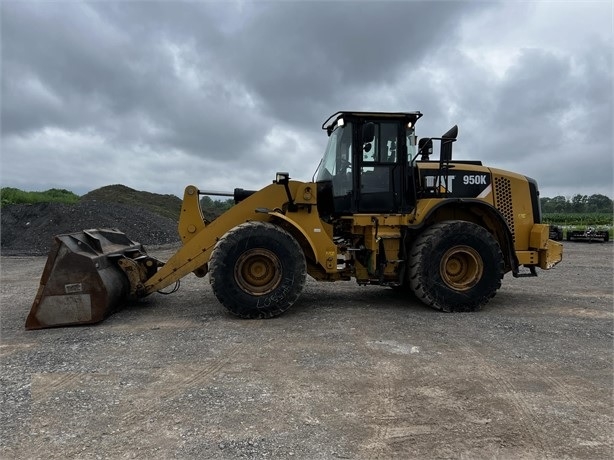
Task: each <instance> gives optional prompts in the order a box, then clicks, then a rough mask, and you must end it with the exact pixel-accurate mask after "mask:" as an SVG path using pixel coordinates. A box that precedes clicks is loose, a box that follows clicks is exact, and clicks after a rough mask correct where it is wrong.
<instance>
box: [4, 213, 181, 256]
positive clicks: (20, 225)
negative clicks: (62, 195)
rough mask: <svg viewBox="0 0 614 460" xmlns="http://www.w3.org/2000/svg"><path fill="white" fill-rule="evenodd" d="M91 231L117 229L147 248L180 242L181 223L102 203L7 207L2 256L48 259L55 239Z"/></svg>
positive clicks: (156, 215)
mask: <svg viewBox="0 0 614 460" xmlns="http://www.w3.org/2000/svg"><path fill="white" fill-rule="evenodd" d="M91 228H116V229H118V230H120V231H122V232H124V233H125V234H126V235H127V236H128V237H129V238H130V239H131V240H133V241H137V242H139V243H142V244H144V245H164V244H171V243H178V242H179V235H178V233H177V222H176V221H175V220H173V219H170V218H167V217H163V216H160V215H158V214H155V213H153V212H150V211H147V210H145V209H143V208H140V207H137V206H132V205H125V204H121V203H110V202H102V201H85V202H79V203H77V204H71V205H68V204H62V203H38V204H16V205H9V206H3V207H2V211H1V222H0V239H1V244H0V249H1V253H2V255H46V254H47V253H48V252H49V250H50V249H51V246H52V242H53V235H59V234H63V233H73V232H78V231H81V230H85V229H91Z"/></svg>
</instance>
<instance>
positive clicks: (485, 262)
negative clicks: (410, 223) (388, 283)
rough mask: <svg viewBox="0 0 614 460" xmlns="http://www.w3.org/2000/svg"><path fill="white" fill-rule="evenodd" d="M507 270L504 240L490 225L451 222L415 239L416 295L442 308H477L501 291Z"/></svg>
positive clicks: (412, 268) (413, 275) (412, 282)
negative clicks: (496, 236) (503, 246)
mask: <svg viewBox="0 0 614 460" xmlns="http://www.w3.org/2000/svg"><path fill="white" fill-rule="evenodd" d="M503 274H504V264H503V254H502V253H501V248H500V247H499V244H498V243H497V241H496V240H495V238H494V237H493V235H492V234H491V233H490V232H488V231H487V230H486V229H485V228H483V227H481V226H479V225H477V224H474V223H471V222H464V221H446V222H440V223H437V224H434V225H433V226H431V227H430V228H428V229H427V230H425V231H424V232H423V233H422V234H421V235H420V236H419V237H418V238H417V239H416V242H415V243H414V246H413V248H412V251H411V256H410V267H409V279H410V285H411V287H412V289H413V291H414V294H415V295H416V297H418V298H419V299H420V300H421V301H422V302H423V303H425V304H426V305H428V306H430V307H433V308H436V309H439V310H443V311H475V310H479V309H480V308H481V307H482V306H483V305H485V304H486V303H488V301H489V300H490V299H491V298H492V297H493V296H494V295H495V294H496V292H497V290H498V289H499V288H500V287H501V279H502V278H503Z"/></svg>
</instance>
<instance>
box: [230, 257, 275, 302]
mask: <svg viewBox="0 0 614 460" xmlns="http://www.w3.org/2000/svg"><path fill="white" fill-rule="evenodd" d="M281 273H282V270H281V262H280V261H279V258H278V257H277V256H276V255H275V253H274V252H272V251H269V250H268V249H262V248H258V249H250V250H249V251H246V252H244V253H243V254H241V256H240V257H239V259H238V260H237V263H236V264H235V273H234V274H235V280H236V281H237V284H238V285H239V286H240V287H241V289H243V290H244V291H245V292H248V293H250V294H251V295H257V296H258V295H265V294H268V293H269V292H271V291H273V290H274V289H275V288H276V287H277V286H279V284H280V283H281V278H282V276H281Z"/></svg>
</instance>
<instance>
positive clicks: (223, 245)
mask: <svg viewBox="0 0 614 460" xmlns="http://www.w3.org/2000/svg"><path fill="white" fill-rule="evenodd" d="M306 273H307V268H306V263H305V256H304V254H303V250H302V249H301V247H300V245H299V244H298V242H297V241H296V240H295V239H294V237H293V236H292V235H290V234H289V233H288V232H286V231H285V230H283V229H281V228H279V227H277V226H275V225H273V224H271V223H268V222H246V223H244V224H241V225H239V226H237V227H235V228H233V229H232V230H230V231H229V232H228V233H226V234H225V235H224V236H223V237H222V238H221V239H220V240H219V241H218V243H217V245H216V246H215V249H214V250H213V253H212V254H211V259H210V261H209V277H210V278H209V279H210V281H211V287H212V289H213V292H214V294H215V296H216V297H217V298H218V300H219V301H220V302H221V303H222V305H224V306H225V307H226V308H227V309H228V310H229V311H230V312H231V313H233V314H235V315H237V316H239V317H241V318H272V317H274V316H278V315H280V314H282V313H283V312H285V311H286V310H287V309H288V308H290V307H291V306H292V304H293V303H294V302H295V301H296V299H298V297H299V296H300V294H301V292H302V290H303V286H304V285H305V279H306Z"/></svg>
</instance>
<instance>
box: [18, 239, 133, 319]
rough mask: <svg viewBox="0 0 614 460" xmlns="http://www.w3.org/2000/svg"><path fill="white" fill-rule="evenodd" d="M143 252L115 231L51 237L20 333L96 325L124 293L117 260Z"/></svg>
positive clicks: (126, 288)
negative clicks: (61, 327) (42, 267)
mask: <svg viewBox="0 0 614 460" xmlns="http://www.w3.org/2000/svg"><path fill="white" fill-rule="evenodd" d="M144 252H145V250H144V248H143V247H142V245H140V244H139V243H135V242H134V241H132V240H130V239H129V238H128V237H127V236H126V235H125V234H124V233H122V232H120V231H118V230H115V229H94V230H84V231H82V232H77V233H70V234H66V235H57V236H55V237H54V245H53V248H52V249H51V251H50V252H49V256H48V258H47V263H46V264H45V269H44V270H43V274H42V276H41V281H40V287H39V288H38V293H37V294H36V298H35V299H34V303H33V304H32V308H31V310H30V314H29V315H28V318H27V320H26V329H42V328H46V327H55V326H68V325H76V324H92V323H97V322H99V321H102V320H103V319H104V318H105V317H106V316H108V315H109V314H111V313H113V311H115V310H116V309H117V308H118V307H119V306H120V305H121V303H122V302H123V301H124V300H126V298H127V297H128V294H129V292H130V282H129V281H128V278H127V276H126V274H125V273H124V272H123V271H122V270H121V269H120V268H119V266H118V264H117V259H119V258H122V257H131V255H132V254H143V253H144Z"/></svg>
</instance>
